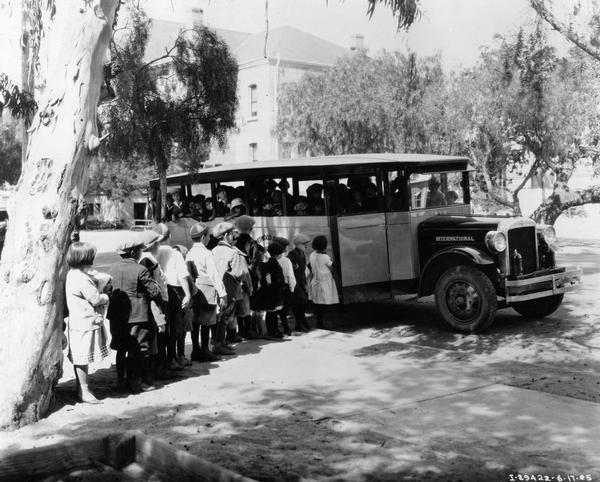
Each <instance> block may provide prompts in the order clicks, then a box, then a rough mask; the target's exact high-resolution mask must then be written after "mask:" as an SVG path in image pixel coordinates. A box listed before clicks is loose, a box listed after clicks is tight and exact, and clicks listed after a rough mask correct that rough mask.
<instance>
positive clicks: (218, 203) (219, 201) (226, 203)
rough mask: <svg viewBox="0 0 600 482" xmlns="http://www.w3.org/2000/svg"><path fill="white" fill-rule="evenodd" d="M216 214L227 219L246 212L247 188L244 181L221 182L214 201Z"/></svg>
mask: <svg viewBox="0 0 600 482" xmlns="http://www.w3.org/2000/svg"><path fill="white" fill-rule="evenodd" d="M212 206H213V211H214V216H215V217H217V218H221V217H222V218H225V221H228V220H230V219H233V218H236V217H238V216H241V215H242V214H246V188H245V186H244V182H243V181H232V182H219V183H217V186H216V188H215V197H214V199H213V202H212Z"/></svg>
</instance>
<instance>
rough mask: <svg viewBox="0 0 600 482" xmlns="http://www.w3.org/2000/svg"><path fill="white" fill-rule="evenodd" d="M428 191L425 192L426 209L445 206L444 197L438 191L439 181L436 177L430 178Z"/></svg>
mask: <svg viewBox="0 0 600 482" xmlns="http://www.w3.org/2000/svg"><path fill="white" fill-rule="evenodd" d="M428 186H429V191H428V192H427V204H426V206H427V207H428V208H431V207H437V206H445V205H446V204H447V203H446V196H444V193H443V192H441V191H440V186H441V183H440V180H439V179H438V178H437V177H436V176H431V178H430V179H429V183H428Z"/></svg>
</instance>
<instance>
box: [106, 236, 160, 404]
mask: <svg viewBox="0 0 600 482" xmlns="http://www.w3.org/2000/svg"><path fill="white" fill-rule="evenodd" d="M143 246H144V241H143V240H142V239H141V237H140V236H139V235H138V236H136V237H135V238H134V239H132V240H130V241H126V242H124V243H122V244H121V245H120V246H119V249H118V252H119V255H120V256H121V262H120V263H116V264H113V265H112V266H110V269H109V274H110V275H111V276H112V279H113V292H112V295H111V297H110V302H109V305H108V312H107V318H108V319H109V320H110V331H111V334H112V341H111V344H110V347H111V348H112V349H113V350H116V351H117V383H118V385H119V387H124V385H125V381H127V386H128V388H129V389H130V390H131V391H132V392H133V393H136V392H139V391H142V390H146V389H148V388H149V387H147V386H144V385H143V384H142V378H143V376H144V374H145V373H144V372H145V371H146V370H148V368H149V367H148V364H149V359H148V356H149V349H150V346H151V343H152V338H153V337H154V323H152V322H151V321H150V320H151V318H150V301H151V300H153V301H155V302H156V303H157V304H158V305H160V304H161V303H162V298H161V295H160V289H159V287H158V284H157V283H156V281H154V280H153V279H152V277H151V276H150V273H149V272H148V270H147V269H146V268H144V267H143V266H142V265H141V264H139V259H140V258H141V255H142V248H143Z"/></svg>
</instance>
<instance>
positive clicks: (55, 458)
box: [0, 432, 252, 482]
mask: <svg viewBox="0 0 600 482" xmlns="http://www.w3.org/2000/svg"><path fill="white" fill-rule="evenodd" d="M149 479H152V480H156V481H163V480H164V481H167V480H177V481H193V480H206V481H215V482H216V481H219V482H242V481H250V480H252V479H249V478H246V477H243V476H241V475H240V474H237V473H235V472H232V471H231V470H227V469H224V468H222V467H220V466H218V465H215V464H213V463H211V462H208V461H206V460H203V459H201V458H200V457H196V456H194V455H191V454H189V453H187V452H185V451H183V450H177V449H176V448H174V447H172V446H170V445H168V444H166V443H164V442H161V441H159V440H156V439H154V438H152V437H148V436H146V435H144V434H142V433H139V432H126V433H123V434H111V435H107V436H102V437H96V438H86V439H77V440H70V441H65V442H61V443H57V444H53V445H47V446H43V447H38V448H32V449H27V450H19V451H5V452H2V453H0V481H5V480H6V481H8V480H31V481H38V480H39V481H45V482H51V481H58V480H94V481H100V480H149Z"/></svg>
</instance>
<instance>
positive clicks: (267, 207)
mask: <svg viewBox="0 0 600 482" xmlns="http://www.w3.org/2000/svg"><path fill="white" fill-rule="evenodd" d="M290 186H291V183H290V180H289V179H285V178H253V179H250V180H249V181H248V191H249V195H248V198H249V200H248V203H249V208H250V209H249V213H250V215H252V216H285V214H286V210H287V212H288V213H289V211H290V205H292V199H291V198H292V196H291V194H290V189H291V188H290Z"/></svg>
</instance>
